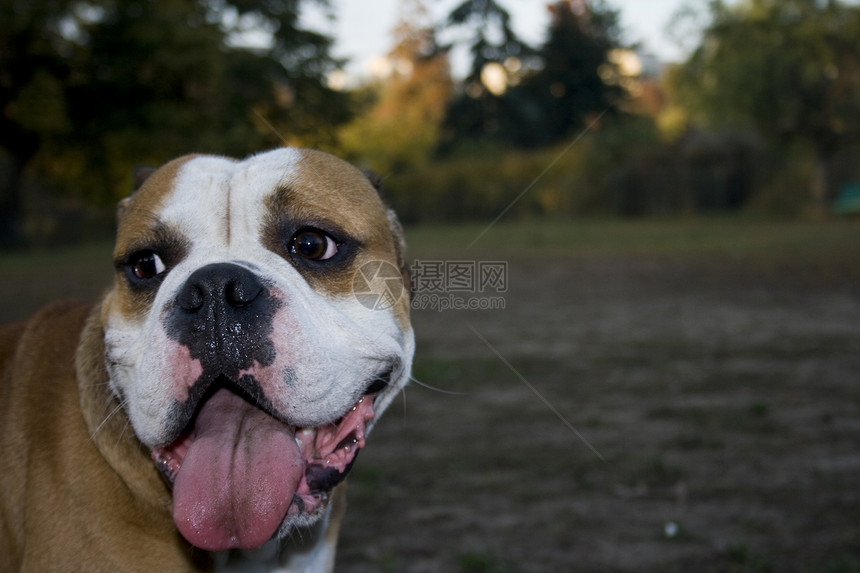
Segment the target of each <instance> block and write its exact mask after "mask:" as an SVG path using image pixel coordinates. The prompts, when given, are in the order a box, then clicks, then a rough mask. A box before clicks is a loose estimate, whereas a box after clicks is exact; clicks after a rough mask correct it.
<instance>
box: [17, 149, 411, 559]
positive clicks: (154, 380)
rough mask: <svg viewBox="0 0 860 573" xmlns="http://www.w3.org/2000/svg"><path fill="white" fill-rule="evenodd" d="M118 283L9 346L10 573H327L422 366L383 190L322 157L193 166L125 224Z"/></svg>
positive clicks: (286, 152) (182, 163)
mask: <svg viewBox="0 0 860 573" xmlns="http://www.w3.org/2000/svg"><path fill="white" fill-rule="evenodd" d="M113 264H114V267H115V271H116V272H115V279H114V282H113V285H112V287H111V288H110V289H109V290H107V292H106V294H105V296H104V297H103V299H102V300H101V302H100V303H99V304H97V305H96V306H95V307H93V306H92V305H90V306H87V305H82V304H75V303H61V304H58V305H54V306H52V307H49V308H47V309H45V310H43V311H41V312H40V313H39V314H37V315H36V316H35V317H33V318H32V319H30V320H29V321H28V322H26V323H22V324H17V325H12V326H8V327H5V328H3V329H2V330H0V360H2V368H0V375H2V385H0V424H2V427H0V460H2V464H3V465H2V467H3V471H2V475H0V480H2V488H0V495H2V507H0V528H2V529H0V536H1V538H0V570H2V571H38V572H44V571H59V570H64V571H67V570H68V571H72V570H73V571H88V572H95V571H110V572H115V571H146V572H150V571H171V572H178V571H200V570H208V569H212V568H215V569H221V570H239V571H246V570H248V571H250V570H253V571H284V572H286V571H308V572H316V571H330V570H331V569H332V568H333V563H334V554H335V545H336V539H337V533H338V528H339V524H340V520H341V517H342V515H343V511H344V503H345V501H344V492H343V488H344V485H345V483H344V478H345V477H346V475H347V472H348V471H349V469H350V467H351V466H352V465H353V462H355V459H356V455H357V453H358V452H359V450H361V449H362V448H363V447H364V446H365V440H366V438H367V435H368V432H369V431H370V430H371V428H372V427H373V424H374V421H375V420H376V419H377V418H378V416H379V415H380V414H381V413H382V412H383V411H384V410H385V409H386V407H387V406H388V405H389V403H390V402H391V400H392V399H393V398H394V396H395V395H396V394H397V393H398V391H399V390H400V389H401V388H402V387H403V386H404V385H405V384H406V383H407V381H408V379H409V371H410V367H411V362H412V355H413V351H414V338H413V333H412V328H411V325H410V319H409V302H408V289H406V288H404V284H403V281H406V280H408V278H407V277H408V275H407V270H406V265H405V264H404V244H403V237H402V232H401V229H400V226H399V224H398V223H397V219H396V217H395V216H394V214H393V213H392V212H391V211H390V210H388V209H387V208H386V207H385V205H384V203H383V201H382V200H381V199H380V197H379V194H378V192H377V189H376V188H375V186H374V185H373V184H372V182H371V181H370V179H369V178H368V177H367V176H366V175H365V174H363V173H362V172H361V171H359V170H358V169H356V168H354V167H352V166H351V165H349V164H347V163H345V162H343V161H341V160H339V159H336V158H334V157H332V156H330V155H328V154H325V153H322V152H318V151H310V150H299V149H288V148H285V149H278V150H275V151H271V152H267V153H263V154H260V155H256V156H252V157H250V158H248V159H245V160H243V161H236V160H232V159H227V158H222V157H213V156H188V157H183V158H180V159H177V160H174V161H172V162H171V163H168V164H167V165H165V166H164V167H162V168H160V169H158V170H157V171H155V172H154V173H153V174H152V175H151V176H150V177H149V178H148V179H146V181H145V182H144V183H143V185H142V186H141V187H140V189H138V190H137V191H136V192H135V193H134V194H133V195H132V196H131V197H130V198H128V199H126V200H124V201H122V203H121V204H120V206H119V212H118V231H117V238H116V246H115V250H114V260H113ZM57 280H62V277H57ZM374 297H375V298H374Z"/></svg>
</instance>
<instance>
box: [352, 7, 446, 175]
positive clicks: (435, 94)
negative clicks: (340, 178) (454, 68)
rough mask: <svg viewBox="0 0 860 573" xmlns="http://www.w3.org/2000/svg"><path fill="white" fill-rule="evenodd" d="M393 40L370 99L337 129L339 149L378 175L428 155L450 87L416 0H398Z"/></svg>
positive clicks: (425, 15)
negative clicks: (386, 70) (382, 74)
mask: <svg viewBox="0 0 860 573" xmlns="http://www.w3.org/2000/svg"><path fill="white" fill-rule="evenodd" d="M394 40H395V46H394V48H393V49H392V50H391V52H389V54H388V57H387V62H388V66H389V68H390V75H389V76H388V77H387V78H386V79H384V80H382V81H381V82H380V83H379V85H378V86H375V89H374V91H375V92H376V94H375V95H376V97H375V100H376V101H375V103H374V104H373V105H371V106H370V108H369V110H368V111H366V112H365V113H363V114H361V115H360V116H359V117H357V118H356V119H355V120H353V121H352V122H350V123H348V124H347V125H345V126H344V128H343V129H342V130H341V131H340V144H341V148H342V149H343V150H344V151H345V152H346V153H347V154H348V155H349V156H350V157H352V158H353V159H356V160H358V161H359V162H361V163H364V164H367V166H368V167H370V168H371V169H373V170H375V171H376V172H377V173H379V174H380V175H383V176H386V175H388V174H390V173H391V172H393V171H398V170H402V169H403V168H405V167H407V166H414V165H417V164H420V163H422V162H424V161H426V160H427V159H429V158H430V156H431V154H432V152H433V150H434V149H435V148H436V145H437V143H438V139H439V125H440V123H441V121H442V117H443V115H444V113H445V106H446V104H447V102H448V100H449V98H450V96H451V91H452V89H453V82H452V81H451V71H450V66H449V62H448V53H447V50H445V49H443V48H440V47H439V46H438V45H437V43H436V38H435V33H434V31H433V28H432V26H431V25H430V23H429V19H428V12H427V10H426V8H425V7H424V5H423V3H422V2H421V0H401V3H400V19H399V23H398V24H397V27H396V28H395V29H394Z"/></svg>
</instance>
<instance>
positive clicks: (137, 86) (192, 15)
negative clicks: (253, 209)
mask: <svg viewBox="0 0 860 573" xmlns="http://www.w3.org/2000/svg"><path fill="white" fill-rule="evenodd" d="M299 8H300V0H289V1H286V2H257V1H252V0H236V1H234V2H206V1H202V0H180V1H167V0H153V1H148V2H142V1H138V0H101V1H99V2H80V1H72V0H66V1H61V0H40V1H36V2H20V1H17V0H0V12H2V13H3V14H4V17H3V18H2V19H0V44H2V45H3V49H2V50H0V109H2V110H3V113H2V114H0V134H2V135H0V149H2V155H0V159H2V160H3V161H2V163H3V164H2V167H4V168H5V170H6V171H7V172H8V173H9V175H8V176H7V177H6V178H4V179H5V183H4V184H3V185H2V188H0V219H2V221H0V223H6V224H4V225H2V232H4V233H6V234H7V235H8V234H9V231H10V229H11V228H12V224H11V222H13V221H15V220H16V219H18V218H19V215H20V213H19V211H20V208H21V205H22V203H23V202H24V200H25V199H26V198H25V197H24V196H23V195H22V194H23V193H24V190H25V189H27V188H29V189H31V191H30V193H32V189H34V188H35V189H40V190H44V189H47V188H51V187H55V188H62V189H63V193H64V194H66V195H74V196H77V197H79V198H82V199H84V200H86V201H89V202H101V203H112V202H113V201H115V200H116V198H117V197H120V196H122V195H124V194H126V193H127V192H128V191H129V190H130V187H131V174H132V171H133V167H134V166H136V165H140V164H160V163H161V162H163V161H165V160H167V159H169V158H171V157H174V156H177V155H180V154H183V153H187V152H189V151H201V152H214V153H224V154H236V155H245V154H246V153H247V152H248V151H249V150H253V149H257V148H262V147H270V146H273V145H277V144H279V143H281V142H282V141H284V140H286V141H290V142H294V143H307V144H314V145H321V144H322V145H324V144H326V143H330V142H332V141H333V140H334V136H335V128H334V125H336V124H337V123H340V122H343V121H344V120H346V119H347V118H348V115H349V114H348V109H347V99H346V96H344V95H343V94H339V93H337V92H334V91H332V90H330V89H329V88H328V87H327V86H326V83H325V75H326V73H327V72H328V71H330V70H331V69H333V68H334V66H335V65H336V62H335V61H334V60H333V59H332V58H331V57H330V56H329V55H328V49H329V46H330V43H331V41H330V39H328V38H326V37H324V36H321V35H319V34H316V33H313V32H308V31H306V30H302V29H301V28H300V27H299V24H298V15H299ZM7 15H8V16H7ZM249 31H256V32H257V33H258V36H257V37H258V38H260V39H261V40H262V41H258V45H255V46H254V47H248V46H243V45H242V41H241V38H242V37H243V35H245V34H247V33H248V32H249ZM28 173H29V174H30V179H28V180H27V179H22V178H21V177H22V176H24V175H26V174H28ZM27 182H28V183H27ZM5 238H6V239H7V240H8V239H9V238H10V237H8V236H7V237H5Z"/></svg>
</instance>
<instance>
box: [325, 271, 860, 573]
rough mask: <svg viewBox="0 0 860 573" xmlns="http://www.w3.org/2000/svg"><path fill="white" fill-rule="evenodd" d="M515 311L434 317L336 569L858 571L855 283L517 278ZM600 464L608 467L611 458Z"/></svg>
mask: <svg viewBox="0 0 860 573" xmlns="http://www.w3.org/2000/svg"><path fill="white" fill-rule="evenodd" d="M508 274H509V289H508V292H507V293H505V294H504V298H505V303H506V304H505V308H504V310H496V311H470V312H455V311H447V312H435V311H429V310H425V311H417V312H415V315H414V319H413V320H414V323H415V327H416V332H417V341H418V349H419V351H418V359H417V362H416V368H415V377H416V378H417V379H418V380H420V381H421V382H423V383H425V384H429V385H432V386H434V387H436V388H440V389H443V390H445V391H447V392H456V393H457V394H450V393H443V392H439V391H434V390H430V389H427V388H424V387H420V386H417V385H413V386H412V387H410V388H409V389H408V390H407V391H406V393H405V397H404V399H403V401H402V402H401V403H400V404H398V405H397V406H395V407H393V408H392V410H390V411H389V412H388V413H387V414H386V417H385V418H384V419H383V420H382V421H381V422H380V424H379V425H378V426H377V428H376V430H374V433H373V435H372V436H371V439H370V443H369V447H368V448H366V451H364V452H362V456H361V459H360V461H359V463H357V464H356V468H355V470H354V474H353V477H352V478H351V483H350V487H351V490H350V509H349V511H348V513H347V520H346V523H345V526H344V530H343V535H342V541H341V546H340V553H339V565H338V567H337V571H338V572H340V573H369V572H378V571H383V572H388V571H391V572H395V571H397V572H401V571H402V572H410V573H423V572H449V571H450V572H458V571H459V572H464V573H466V572H472V573H475V572H579V571H582V572H585V571H589V572H605V571H625V572H675V571H678V572H718V571H720V572H723V571H725V572H735V571H736V572H771V571H772V572H825V573H841V572H857V571H860V285H858V282H857V275H856V274H855V273H850V272H849V273H845V274H841V273H839V272H836V273H828V276H816V275H815V274H814V273H809V272H806V271H805V270H804V269H803V268H794V269H791V268H789V269H782V270H776V271H775V270H774V269H772V268H771V269H767V270H764V269H762V268H760V261H747V262H743V261H731V260H725V259H723V260H719V261H709V260H707V258H706V257H694V258H690V257H647V256H646V257H623V256H621V257H614V256H609V257H588V256H580V257H577V256H570V257H565V256H560V257H554V258H552V259H551V260H534V259H532V258H531V257H528V256H519V257H518V258H514V259H510V260H509V269H508ZM595 452H596V453H595Z"/></svg>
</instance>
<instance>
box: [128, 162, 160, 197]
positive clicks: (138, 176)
mask: <svg viewBox="0 0 860 573" xmlns="http://www.w3.org/2000/svg"><path fill="white" fill-rule="evenodd" d="M156 171H157V170H156V168H155V167H135V168H134V172H133V174H132V185H133V186H132V189H131V192H132V193H134V192H135V191H137V190H138V189H140V188H141V187H143V184H144V182H145V181H146V180H147V179H149V176H150V175H152V174H153V173H155V172H156Z"/></svg>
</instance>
